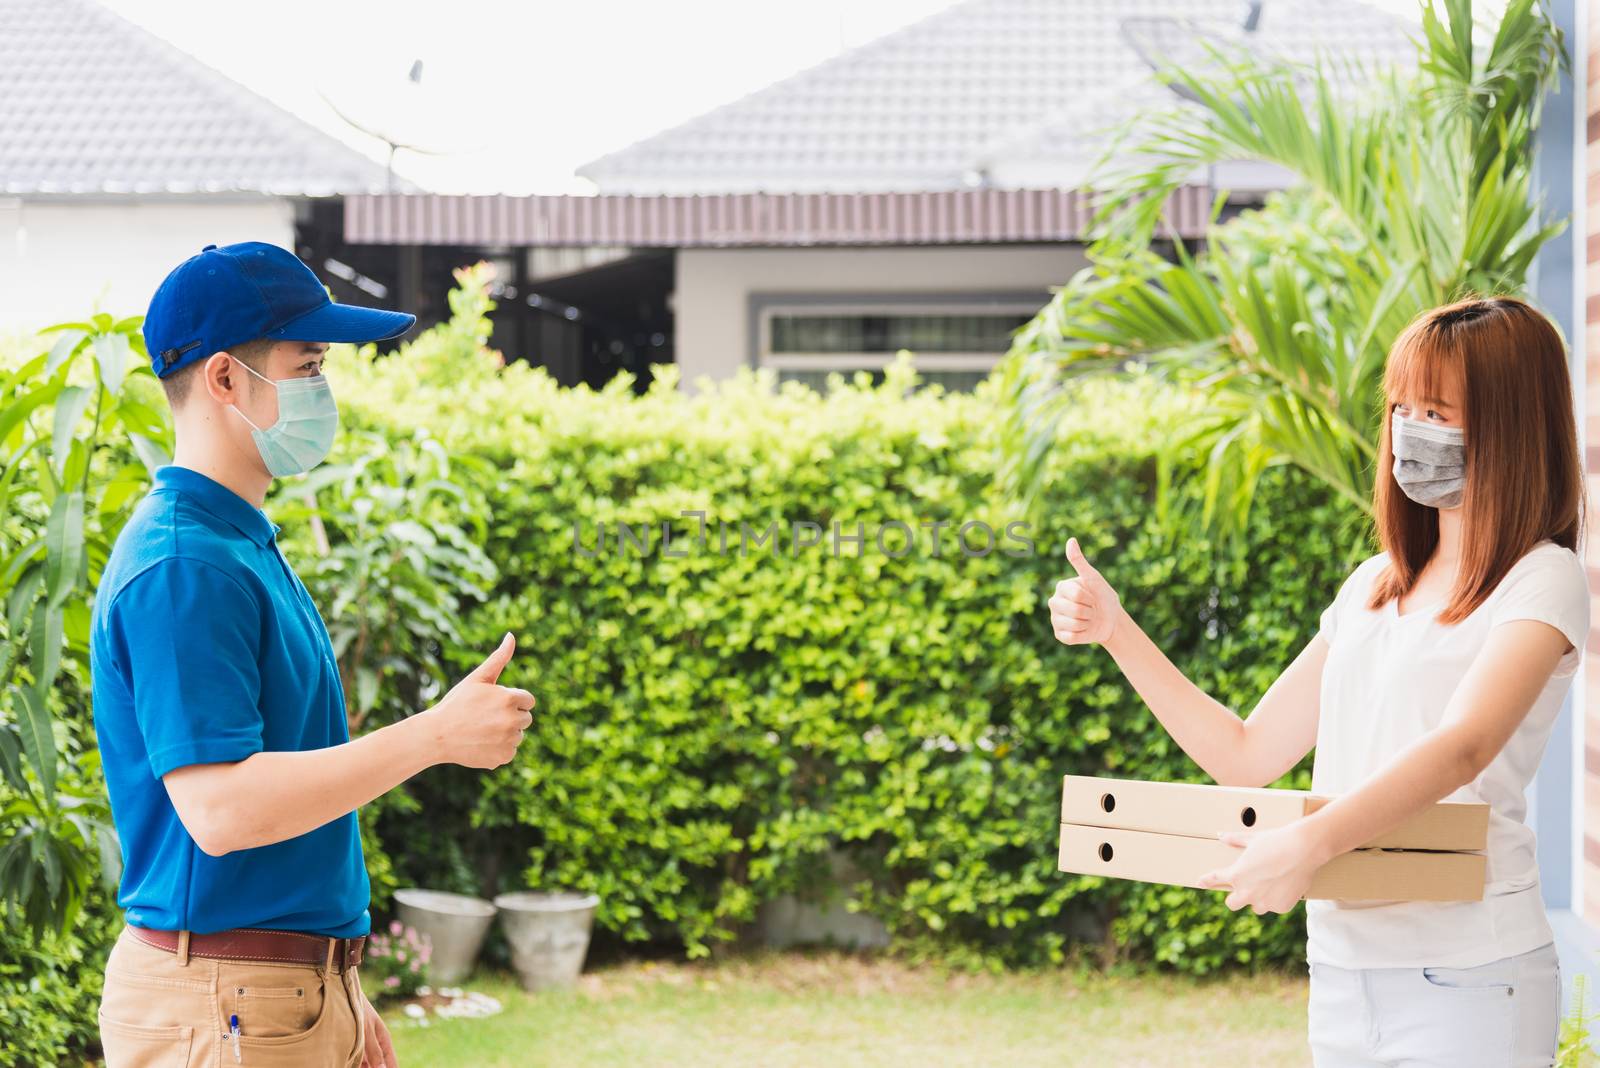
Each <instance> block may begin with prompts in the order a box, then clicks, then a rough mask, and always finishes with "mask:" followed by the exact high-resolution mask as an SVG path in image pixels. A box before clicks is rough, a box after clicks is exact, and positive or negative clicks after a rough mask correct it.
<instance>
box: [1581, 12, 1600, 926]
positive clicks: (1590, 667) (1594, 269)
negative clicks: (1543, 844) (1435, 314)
mask: <svg viewBox="0 0 1600 1068" xmlns="http://www.w3.org/2000/svg"><path fill="white" fill-rule="evenodd" d="M1588 20H1589V28H1588V40H1587V41H1586V42H1585V43H1584V47H1585V48H1586V49H1587V50H1588V83H1589V84H1588V88H1587V92H1586V93H1585V96H1584V108H1585V113H1586V114H1585V118H1586V133H1585V137H1584V139H1585V141H1586V142H1587V145H1586V147H1585V152H1584V168H1583V170H1584V189H1585V196H1586V197H1587V200H1588V205H1587V209H1586V210H1587V216H1588V217H1587V219H1586V221H1585V223H1584V228H1585V230H1586V233H1585V234H1584V235H1583V238H1584V243H1585V244H1584V248H1585V252H1584V263H1585V271H1584V298H1585V299H1584V353H1585V356H1584V359H1585V360H1586V361H1587V367H1586V368H1585V376H1584V378H1585V383H1586V384H1585V387H1584V391H1585V394H1586V396H1585V397H1584V398H1583V403H1582V405H1581V406H1580V410H1582V411H1584V412H1586V413H1587V415H1586V416H1585V418H1584V421H1583V423H1582V425H1580V427H1579V431H1580V433H1581V434H1582V439H1583V442H1584V469H1585V472H1586V474H1587V480H1588V486H1589V514H1588V517H1587V519H1588V533H1587V537H1586V538H1585V542H1586V548H1585V550H1584V552H1585V563H1587V564H1588V565H1589V568H1588V571H1589V598H1590V604H1591V612H1590V616H1591V620H1592V623H1593V626H1592V627H1591V629H1590V631H1589V643H1588V652H1589V657H1588V663H1587V667H1586V668H1585V669H1584V671H1583V675H1584V676H1585V681H1584V683H1583V685H1584V687H1585V693H1584V695H1583V700H1582V701H1581V702H1580V703H1579V706H1578V707H1580V708H1582V709H1585V710H1586V716H1585V722H1584V738H1585V747H1584V754H1583V771H1584V774H1583V800H1584V806H1583V902H1582V905H1581V908H1582V911H1583V916H1584V918H1585V919H1586V920H1588V921H1589V922H1590V923H1592V924H1597V925H1600V0H1589V7H1588Z"/></svg>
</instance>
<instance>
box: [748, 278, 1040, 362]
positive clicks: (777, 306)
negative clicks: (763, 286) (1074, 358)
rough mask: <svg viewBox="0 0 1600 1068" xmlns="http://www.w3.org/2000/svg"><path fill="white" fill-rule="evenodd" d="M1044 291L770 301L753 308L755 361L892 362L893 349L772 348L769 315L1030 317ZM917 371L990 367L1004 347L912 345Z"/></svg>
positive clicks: (1002, 356)
mask: <svg viewBox="0 0 1600 1068" xmlns="http://www.w3.org/2000/svg"><path fill="white" fill-rule="evenodd" d="M1045 300H1048V295H1046V297H1044V298H1043V299H1041V300H1039V301H1034V302H1029V301H1025V300H1017V299H1012V298H1009V297H1008V298H1006V299H1003V300H972V299H970V298H968V299H966V300H961V299H956V300H951V301H948V302H947V301H942V300H916V301H893V300H888V301H885V300H864V301H852V300H840V301H837V302H828V303H811V302H804V303H801V302H795V303H785V302H783V301H781V300H780V301H774V302H773V303H770V304H767V303H763V304H762V305H761V306H760V307H759V308H758V309H757V317H758V318H757V323H756V366H757V367H770V368H772V369H773V370H775V371H824V372H825V371H881V370H882V369H883V368H885V367H888V366H889V365H890V364H891V363H893V362H894V359H895V356H896V355H897V354H896V353H893V352H773V351H772V320H773V319H775V318H777V317H778V316H780V315H804V316H826V315H850V316H861V315H885V316H918V315H923V316H929V315H1008V314H1012V313H1015V314H1017V315H1024V316H1032V315H1034V314H1035V313H1037V312H1038V311H1039V309H1040V308H1041V307H1043V306H1044V301H1045ZM911 352H912V355H913V356H914V357H915V359H916V367H917V370H919V371H992V370H994V368H995V365H996V364H998V363H999V362H1000V361H1001V360H1002V359H1004V358H1005V353H1003V352H917V351H916V350H911Z"/></svg>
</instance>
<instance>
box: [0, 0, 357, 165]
mask: <svg viewBox="0 0 1600 1068" xmlns="http://www.w3.org/2000/svg"><path fill="white" fill-rule="evenodd" d="M384 186H385V173H384V168H383V167H382V166H381V165H380V164H377V163H375V162H373V161H372V160H369V159H368V158H367V157H365V156H363V155H362V154H361V153H359V152H357V151H356V150H355V149H353V148H350V147H349V146H347V145H345V144H343V143H342V142H340V141H339V140H337V139H336V138H333V137H331V136H329V135H328V134H325V133H323V132H321V131H320V130H318V129H316V128H315V127H313V126H310V125H308V124H307V123H305V122H303V121H302V120H300V119H298V118H296V117H295V116H293V115H291V114H289V113H288V112H286V111H284V110H282V109H281V108H279V107H277V106H276V105H274V104H272V103H270V102H268V101H267V100H265V99H263V98H261V97H259V96H257V95H256V94H254V93H252V92H250V91H249V90H247V89H245V88H244V87H243V86H241V85H239V84H238V83H236V82H234V81H232V80H230V79H229V78H227V77H225V76H224V75H222V74H221V73H219V72H217V71H215V70H213V69H211V68H210V67H207V66H206V65H204V64H203V63H201V62H200V61H199V60H197V59H195V58H193V57H192V56H190V55H188V54H186V53H184V52H182V51H179V50H178V49H176V48H174V47H172V46H171V45H169V44H167V43H166V42H165V41H162V40H161V39H160V38H158V37H156V36H154V35H153V34H151V33H148V32H146V31H145V30H143V29H141V28H139V27H138V26H135V25H133V24H132V23H130V22H128V21H126V20H125V19H123V18H121V17H120V16H118V15H116V14H113V13H112V12H110V11H108V10H106V9H105V8H103V7H100V6H99V5H98V4H95V3H93V2H91V0H0V195H7V194H9V195H13V196H15V195H28V194H34V195H54V194H102V195H104V194H111V195H116V194H216V193H267V194H275V195H282V196H295V195H300V196H327V195H333V194H340V193H351V192H358V191H374V192H375V191H380V190H382V189H383V188H384Z"/></svg>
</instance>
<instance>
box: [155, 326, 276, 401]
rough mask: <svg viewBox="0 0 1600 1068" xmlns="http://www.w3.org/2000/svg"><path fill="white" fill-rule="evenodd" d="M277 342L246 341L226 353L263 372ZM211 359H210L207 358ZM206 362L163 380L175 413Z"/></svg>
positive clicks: (181, 368) (184, 369)
mask: <svg viewBox="0 0 1600 1068" xmlns="http://www.w3.org/2000/svg"><path fill="white" fill-rule="evenodd" d="M276 344H277V342H276V341H274V340H272V339H271V338H269V337H258V338H256V339H255V340H254V341H246V342H245V343H244V344H242V345H230V346H228V348H227V349H226V350H224V351H226V352H227V353H228V355H230V356H232V357H234V358H235V359H237V360H242V361H244V363H245V364H246V365H247V366H248V367H250V369H251V370H253V371H259V370H261V365H262V364H264V363H266V362H267V357H268V356H269V355H271V353H272V346H274V345H276ZM207 359H209V357H207ZM205 362H206V361H205V360H196V361H195V362H194V363H191V364H187V365H186V366H183V367H180V368H178V369H177V370H176V371H174V372H173V373H172V374H170V375H168V376H167V377H166V378H163V379H162V380H161V388H163V389H165V390H166V391H167V404H168V405H169V406H170V407H171V408H172V410H173V411H177V410H178V406H179V405H181V404H182V403H183V402H184V400H185V399H187V398H188V396H189V388H190V386H191V385H192V384H193V382H194V376H195V375H197V374H199V373H200V368H201V367H203V366H205Z"/></svg>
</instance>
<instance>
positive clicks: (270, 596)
mask: <svg viewBox="0 0 1600 1068" xmlns="http://www.w3.org/2000/svg"><path fill="white" fill-rule="evenodd" d="M277 531H278V528H277V527H276V526H275V525H274V524H273V523H272V522H271V521H270V520H268V519H267V517H266V515H265V514H263V513H262V512H261V510H260V509H258V508H256V507H255V506H254V505H252V504H250V503H249V502H248V501H246V500H245V499H244V498H242V497H240V496H239V495H237V494H236V493H234V492H233V491H232V490H229V489H227V488H226V487H224V486H222V485H220V484H219V483H217V482H214V481H212V480H211V479H209V478H207V477H206V476H204V475H202V474H200V473H198V472H196V471H191V470H189V469H187V468H183V467H163V468H161V469H160V470H159V471H157V472H156V476H155V486H154V487H153V488H152V489H151V491H150V494H149V496H147V497H146V498H145V499H144V500H143V501H141V502H140V503H139V505H138V507H137V508H136V509H135V510H134V513H133V516H132V518H131V519H130V520H129V521H128V525H127V526H126V527H124V528H123V530H122V533H121V535H119V536H118V538H117V544H116V546H115V547H114V548H113V549H112V551H111V558H110V560H109V561H108V562H107V564H106V568H105V573H104V574H103V576H102V577H101V579H100V589H99V592H98V593H97V594H96V597H95V605H94V623H93V627H92V630H91V636H90V643H89V651H90V663H91V667H92V672H93V678H94V720H95V731H96V732H97V733H98V735H99V738H100V755H101V759H102V762H103V764H104V768H105V776H106V785H107V787H108V788H109V790H110V794H111V813H112V817H113V818H114V819H115V821H116V825H117V835H118V837H119V838H120V839H121V841H122V857H123V872H122V887H121V890H120V892H119V894H118V897H117V900H118V903H119V904H121V906H122V907H123V909H125V910H126V912H127V919H128V922H129V923H131V924H134V925H136V926H139V927H150V928H157V929H161V930H169V931H170V930H183V929H185V928H187V929H188V930H191V931H195V932H198V933H205V932H211V931H221V930H225V929H228V928H232V927H263V928H269V929H274V930H287V931H308V932H311V933H314V934H322V935H332V936H335V937H341V938H345V937H352V936H355V935H360V934H365V933H366V932H367V930H368V927H369V926H370V918H369V917H368V915H367V905H368V900H369V887H368V885H367V870H366V865H365V864H364V863H363V861H362V857H361V836H360V831H359V830H358V828H357V824H356V816H355V813H350V814H348V815H345V816H341V817H340V818H338V819H336V820H334V821H333V822H332V823H328V824H324V825H323V826H322V827H319V828H317V829H316V830H314V831H312V832H311V833H309V834H303V835H301V836H300V837H298V838H291V839H289V840H288V841H285V842H279V843H277V844H275V845H269V846H262V847H260V848H258V849H245V850H240V851H238V852H235V853H229V854H227V855H226V856H221V857H212V856H207V855H206V854H205V853H203V852H201V851H200V848H199V847H198V846H196V845H195V843H194V839H193V838H191V837H190V836H189V832H188V831H187V830H186V829H185V828H184V826H183V823H182V821H181V820H180V819H179V818H178V814H177V812H176V811H175V810H174V809H173V807H172V802H171V800H169V799H168V797H167V789H166V786H165V785H164V784H163V783H162V781H161V777H162V776H163V775H165V774H166V773H167V772H169V771H172V770H173V769H175V768H181V767H184V766H186V765H189V764H215V763H227V762H232V761H238V760H243V759H245V758H246V757H248V756H250V755H251V754H252V753H258V752H262V751H268V752H289V751H304V750H310V749H322V748H326V747H328V746H333V745H339V744H341V743H343V742H347V741H349V740H350V732H349V727H348V726H347V725H346V722H345V708H344V693H343V691H342V690H341V688H340V685H339V669H338V666H337V663H336V661H335V658H334V654H333V645H332V643H331V642H330V641H329V640H328V630H327V627H326V626H324V625H323V622H322V617H321V615H319V614H318V612H317V608H316V606H315V605H314V604H312V603H311V596H310V594H308V593H307V592H306V588H305V586H304V585H302V584H301V582H300V579H299V577H298V576H297V575H295V573H294V571H293V570H291V569H290V567H289V563H288V561H287V560H285V559H284V557H283V553H282V552H281V551H280V550H279V548H278V543H277V541H276V535H277Z"/></svg>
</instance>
